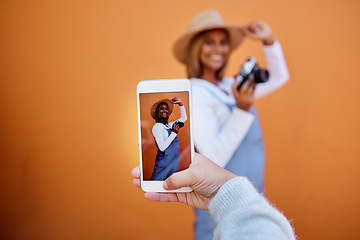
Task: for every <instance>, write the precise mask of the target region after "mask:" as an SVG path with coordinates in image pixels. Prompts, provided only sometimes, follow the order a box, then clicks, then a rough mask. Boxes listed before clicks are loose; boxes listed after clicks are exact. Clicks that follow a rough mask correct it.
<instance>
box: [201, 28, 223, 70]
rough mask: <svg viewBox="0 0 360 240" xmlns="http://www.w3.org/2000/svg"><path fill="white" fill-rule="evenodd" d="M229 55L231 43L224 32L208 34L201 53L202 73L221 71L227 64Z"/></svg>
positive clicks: (214, 31)
mask: <svg viewBox="0 0 360 240" xmlns="http://www.w3.org/2000/svg"><path fill="white" fill-rule="evenodd" d="M229 54H230V46H229V41H228V37H227V34H226V32H225V31H224V30H220V29H219V30H211V31H208V32H206V33H205V34H204V42H203V43H202V45H201V51H200V62H201V67H202V72H209V71H210V72H217V71H219V70H220V69H221V68H222V67H224V65H225V64H226V62H227V60H228V57H229Z"/></svg>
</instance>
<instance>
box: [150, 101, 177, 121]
mask: <svg viewBox="0 0 360 240" xmlns="http://www.w3.org/2000/svg"><path fill="white" fill-rule="evenodd" d="M162 102H164V103H166V104H167V105H168V108H169V110H168V116H169V117H170V115H171V113H172V111H173V108H174V106H173V104H172V102H171V101H170V100H169V99H162V100H159V101H157V102H156V103H154V104H153V105H152V106H151V109H150V115H151V117H152V118H153V119H155V120H156V114H155V111H156V108H157V106H158V105H159V104H160V103H162Z"/></svg>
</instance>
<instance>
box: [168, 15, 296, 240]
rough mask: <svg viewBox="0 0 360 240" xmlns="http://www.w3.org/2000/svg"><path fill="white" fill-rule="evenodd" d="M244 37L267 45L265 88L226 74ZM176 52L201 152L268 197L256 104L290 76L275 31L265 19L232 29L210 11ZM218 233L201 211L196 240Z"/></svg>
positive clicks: (192, 26)
mask: <svg viewBox="0 0 360 240" xmlns="http://www.w3.org/2000/svg"><path fill="white" fill-rule="evenodd" d="M244 37H248V38H250V39H253V40H258V41H260V42H262V43H263V49H264V52H265V57H266V60H267V65H268V71H269V73H270V79H269V81H267V82H266V83H262V84H260V85H259V86H255V84H254V83H252V82H251V81H247V82H245V83H244V84H243V85H242V87H241V88H240V89H239V90H237V86H238V85H239V79H234V78H233V77H224V72H225V69H226V65H227V62H228V59H229V56H230V53H231V52H232V51H233V50H234V49H235V48H236V47H237V46H239V45H240V43H241V42H242V40H243V39H244ZM173 50H174V55H175V57H176V59H177V60H179V61H180V62H182V63H184V64H185V65H186V68H187V73H188V77H189V78H190V79H191V81H192V88H193V109H194V114H193V116H194V118H193V119H194V128H193V133H194V142H195V148H196V151H197V152H199V153H200V154H202V155H204V156H206V157H208V158H210V159H212V160H213V161H214V162H215V163H217V164H218V165H219V166H221V167H224V168H225V169H227V170H229V171H231V172H233V173H235V174H236V175H239V176H245V177H247V178H248V179H249V180H250V181H251V182H252V183H253V184H254V186H255V187H256V189H257V190H258V191H259V192H260V193H262V192H263V191H264V190H263V188H264V187H263V179H264V164H265V160H264V149H263V141H262V133H261V129H260V124H259V121H258V118H257V114H256V111H255V108H254V107H253V106H252V103H253V101H254V99H256V98H259V97H262V96H265V95H267V94H269V93H271V92H273V91H274V90H276V89H278V88H279V87H281V86H282V85H283V84H285V83H286V82H287V80H288V78H289V75H288V71H287V67H286V63H285V60H284V57H283V53H282V49H281V46H280V44H279V42H278V41H277V40H276V38H275V37H274V36H273V34H272V32H271V29H270V27H269V26H268V25H267V24H266V23H264V22H262V21H254V22H251V23H250V24H248V25H246V26H243V27H240V26H234V25H232V26H231V25H226V24H225V23H224V22H223V20H222V18H221V16H220V15H219V14H218V13H217V12H216V11H215V10H207V11H204V12H202V13H200V14H198V15H197V16H195V17H194V19H193V20H192V21H191V23H190V25H189V27H188V30H187V32H186V33H185V34H183V35H182V36H181V37H180V38H179V39H178V40H177V41H176V42H175V44H174V49H173ZM255 87H256V89H255ZM213 229H214V224H213V222H212V220H211V218H210V216H209V215H208V213H206V212H205V211H202V210H197V209H196V221H195V239H211V238H212V235H213Z"/></svg>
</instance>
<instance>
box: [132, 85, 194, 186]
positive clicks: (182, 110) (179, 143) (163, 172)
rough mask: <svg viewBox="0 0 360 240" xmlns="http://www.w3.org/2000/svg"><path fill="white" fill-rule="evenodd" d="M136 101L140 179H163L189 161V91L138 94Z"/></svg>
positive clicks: (182, 167)
mask: <svg viewBox="0 0 360 240" xmlns="http://www.w3.org/2000/svg"><path fill="white" fill-rule="evenodd" d="M139 104H140V125H141V130H140V131H141V141H140V143H141V146H139V147H141V155H142V171H143V173H142V176H143V179H142V180H143V181H164V180H165V179H166V178H168V177H169V176H170V175H171V174H173V173H176V172H179V171H182V170H184V169H186V168H188V167H189V165H190V163H191V141H190V121H189V119H190V117H191V116H190V111H189V91H178V92H160V93H153V92H152V93H140V94H139ZM180 105H182V106H180ZM174 125H177V126H174Z"/></svg>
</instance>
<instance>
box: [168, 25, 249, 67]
mask: <svg viewBox="0 0 360 240" xmlns="http://www.w3.org/2000/svg"><path fill="white" fill-rule="evenodd" d="M215 29H224V30H226V31H227V32H228V33H229V42H230V49H231V51H232V50H234V49H235V48H237V47H238V46H239V45H240V44H241V42H242V41H243V40H244V34H243V32H242V31H241V26H239V25H223V26H212V27H207V28H203V29H201V30H197V31H193V32H189V33H185V34H183V35H182V36H180V37H179V38H178V40H177V41H176V42H175V44H174V47H173V53H174V55H175V58H176V59H177V60H178V61H180V62H182V63H185V62H186V54H187V50H188V47H189V44H190V42H191V41H192V39H193V38H194V37H195V36H196V35H198V34H199V33H201V32H205V31H209V30H215Z"/></svg>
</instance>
